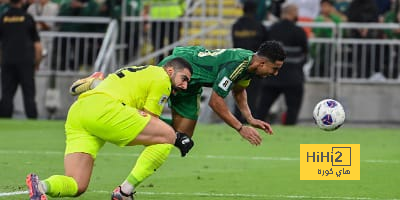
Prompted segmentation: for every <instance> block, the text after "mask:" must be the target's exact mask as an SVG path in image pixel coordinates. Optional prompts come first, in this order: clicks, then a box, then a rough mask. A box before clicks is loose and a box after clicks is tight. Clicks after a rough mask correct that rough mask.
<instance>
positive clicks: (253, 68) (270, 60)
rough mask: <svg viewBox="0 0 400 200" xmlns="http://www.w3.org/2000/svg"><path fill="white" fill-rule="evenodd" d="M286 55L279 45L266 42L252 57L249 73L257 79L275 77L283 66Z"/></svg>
mask: <svg viewBox="0 0 400 200" xmlns="http://www.w3.org/2000/svg"><path fill="white" fill-rule="evenodd" d="M285 58H286V53H285V51H284V50H283V46H282V45H281V43H279V42H277V41H266V42H264V43H262V44H261V46H260V47H259V48H258V50H257V52H256V53H255V54H254V55H253V58H252V60H251V64H250V67H249V72H251V73H254V74H255V75H257V76H259V77H267V76H276V75H278V72H279V70H280V69H281V67H282V65H283V61H284V60H285Z"/></svg>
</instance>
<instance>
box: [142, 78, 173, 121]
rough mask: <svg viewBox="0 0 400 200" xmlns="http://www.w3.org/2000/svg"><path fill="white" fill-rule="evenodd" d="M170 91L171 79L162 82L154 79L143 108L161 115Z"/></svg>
mask: <svg viewBox="0 0 400 200" xmlns="http://www.w3.org/2000/svg"><path fill="white" fill-rule="evenodd" d="M170 93H171V84H170V82H169V80H168V81H167V80H166V81H162V82H161V81H153V82H152V84H151V86H150V88H149V93H148V96H147V98H146V103H145V104H144V106H143V108H144V109H146V110H148V111H150V112H151V113H153V114H155V115H157V116H160V115H161V113H162V111H163V108H164V105H165V103H166V102H167V100H168V97H169V95H170Z"/></svg>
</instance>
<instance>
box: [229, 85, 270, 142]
mask: <svg viewBox="0 0 400 200" xmlns="http://www.w3.org/2000/svg"><path fill="white" fill-rule="evenodd" d="M232 95H233V98H234V99H235V102H236V105H237V106H238V108H239V110H240V112H241V113H242V115H243V116H244V117H245V119H246V121H247V123H249V124H250V125H251V126H253V127H256V128H259V129H261V130H263V131H265V132H266V133H268V134H272V133H273V131H272V128H271V125H270V124H269V123H267V122H265V121H262V120H259V119H255V118H254V117H253V115H252V114H251V111H250V108H249V105H248V104H247V93H246V90H245V88H244V87H241V86H234V87H233V89H232Z"/></svg>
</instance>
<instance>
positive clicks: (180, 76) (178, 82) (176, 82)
mask: <svg viewBox="0 0 400 200" xmlns="http://www.w3.org/2000/svg"><path fill="white" fill-rule="evenodd" d="M191 77H192V75H191V74H190V71H189V70H188V69H183V70H180V71H174V73H173V74H172V76H171V80H172V93H176V92H178V91H182V90H186V89H187V87H188V85H189V81H190V78H191Z"/></svg>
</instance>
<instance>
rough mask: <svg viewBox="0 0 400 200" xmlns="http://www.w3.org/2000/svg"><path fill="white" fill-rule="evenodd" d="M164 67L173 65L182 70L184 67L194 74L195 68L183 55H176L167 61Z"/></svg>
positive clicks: (177, 69) (175, 68)
mask: <svg viewBox="0 0 400 200" xmlns="http://www.w3.org/2000/svg"><path fill="white" fill-rule="evenodd" d="M164 67H172V68H174V70H176V71H181V70H183V69H188V70H189V71H190V74H193V68H192V65H190V63H189V62H188V61H186V60H185V59H183V58H181V57H176V58H173V59H171V60H170V61H168V62H167V63H165V65H164Z"/></svg>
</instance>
